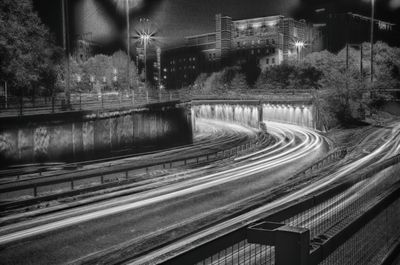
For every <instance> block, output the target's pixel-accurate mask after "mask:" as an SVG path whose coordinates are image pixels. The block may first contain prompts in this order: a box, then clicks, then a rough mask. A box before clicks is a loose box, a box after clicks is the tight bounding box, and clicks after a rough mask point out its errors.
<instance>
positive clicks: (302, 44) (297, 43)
mask: <svg viewBox="0 0 400 265" xmlns="http://www.w3.org/2000/svg"><path fill="white" fill-rule="evenodd" d="M294 46H295V47H296V50H297V60H300V53H301V50H302V49H304V47H305V46H306V44H305V42H304V41H300V40H297V41H295V42H294Z"/></svg>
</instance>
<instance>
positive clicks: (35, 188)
mask: <svg viewBox="0 0 400 265" xmlns="http://www.w3.org/2000/svg"><path fill="white" fill-rule="evenodd" d="M37 193H38V192H37V186H36V185H35V186H33V197H35V198H36V197H37Z"/></svg>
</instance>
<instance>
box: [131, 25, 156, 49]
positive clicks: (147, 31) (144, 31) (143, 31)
mask: <svg viewBox="0 0 400 265" xmlns="http://www.w3.org/2000/svg"><path fill="white" fill-rule="evenodd" d="M135 31H136V34H135V35H134V36H133V37H134V39H135V40H136V42H140V44H141V45H144V44H145V43H146V45H151V44H152V43H153V42H155V41H156V40H157V37H156V34H157V27H156V26H155V25H153V24H152V23H151V22H150V20H149V19H140V23H139V25H138V27H137V28H136V30H135Z"/></svg>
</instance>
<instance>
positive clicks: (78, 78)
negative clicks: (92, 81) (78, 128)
mask: <svg viewBox="0 0 400 265" xmlns="http://www.w3.org/2000/svg"><path fill="white" fill-rule="evenodd" d="M76 81H77V83H78V91H79V109H80V110H82V91H81V87H80V84H81V81H82V77H81V76H80V75H79V74H77V75H76Z"/></svg>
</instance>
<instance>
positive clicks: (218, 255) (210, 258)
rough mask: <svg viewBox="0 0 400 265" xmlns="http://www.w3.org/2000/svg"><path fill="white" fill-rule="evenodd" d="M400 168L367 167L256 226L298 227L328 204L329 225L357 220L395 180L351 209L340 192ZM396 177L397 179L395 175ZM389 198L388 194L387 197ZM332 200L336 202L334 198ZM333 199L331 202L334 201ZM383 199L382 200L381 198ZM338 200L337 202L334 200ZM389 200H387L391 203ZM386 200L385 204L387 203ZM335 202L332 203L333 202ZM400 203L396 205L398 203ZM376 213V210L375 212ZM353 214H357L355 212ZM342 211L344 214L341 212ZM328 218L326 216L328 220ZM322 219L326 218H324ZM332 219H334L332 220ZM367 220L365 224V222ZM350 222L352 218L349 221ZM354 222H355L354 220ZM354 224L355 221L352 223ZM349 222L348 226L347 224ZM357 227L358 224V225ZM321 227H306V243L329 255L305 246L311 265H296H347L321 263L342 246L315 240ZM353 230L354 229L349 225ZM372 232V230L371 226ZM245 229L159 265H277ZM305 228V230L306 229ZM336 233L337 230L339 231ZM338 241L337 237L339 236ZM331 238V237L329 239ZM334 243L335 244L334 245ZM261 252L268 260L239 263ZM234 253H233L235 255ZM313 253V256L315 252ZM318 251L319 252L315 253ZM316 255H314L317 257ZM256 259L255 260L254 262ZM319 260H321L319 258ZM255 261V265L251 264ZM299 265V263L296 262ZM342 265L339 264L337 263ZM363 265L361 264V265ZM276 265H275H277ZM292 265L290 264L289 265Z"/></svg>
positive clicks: (394, 162) (395, 160) (398, 159)
mask: <svg viewBox="0 0 400 265" xmlns="http://www.w3.org/2000/svg"><path fill="white" fill-rule="evenodd" d="M399 164H400V155H397V156H394V157H392V158H390V159H387V160H385V161H383V162H381V163H379V164H377V165H374V166H371V167H368V168H366V169H364V170H362V171H361V172H358V173H356V174H353V175H352V176H351V177H350V178H349V179H347V180H346V181H345V182H342V183H338V184H336V185H334V186H333V187H330V188H328V189H326V190H324V191H321V192H319V193H318V194H313V195H310V196H307V197H305V198H303V199H301V200H300V201H295V202H292V203H290V204H289V205H287V206H285V207H284V208H283V209H281V210H279V211H278V212H275V213H273V214H269V215H268V213H266V217H264V218H262V219H261V220H258V221H256V223H254V224H257V223H259V222H263V221H268V222H275V223H277V222H278V223H279V222H280V223H287V224H290V225H291V226H292V225H295V226H296V225H301V224H302V223H303V222H305V221H306V220H309V219H310V218H311V217H312V216H313V215H314V214H316V213H317V211H321V210H323V209H325V207H327V205H331V204H332V203H333V204H335V203H336V206H338V205H339V206H340V207H339V208H338V210H335V211H333V212H331V213H330V214H331V215H332V218H328V220H329V219H332V220H331V222H333V223H334V222H338V221H337V220H338V219H337V218H338V217H340V214H345V215H346V214H347V215H351V214H353V215H354V214H356V213H358V215H359V216H361V217H360V218H362V216H363V215H364V213H365V212H364V211H363V209H362V208H361V207H360V205H361V204H360V203H366V202H368V201H369V200H373V199H375V198H377V194H381V193H382V192H384V191H386V190H387V188H388V187H391V186H392V185H393V183H396V182H397V181H399V179H398V178H388V181H389V182H387V183H381V185H377V186H376V187H374V188H373V189H372V191H371V192H367V193H366V194H365V195H363V196H361V197H360V198H359V199H358V200H356V201H355V202H354V203H353V204H352V205H351V207H347V208H346V204H345V203H344V202H343V201H341V200H340V198H341V197H340V196H342V194H343V192H345V191H346V190H348V189H349V188H351V187H353V185H355V184H357V183H360V182H362V181H365V180H368V179H370V178H371V177H372V176H374V175H376V174H377V173H380V172H382V171H383V170H385V169H388V168H390V167H392V166H397V167H398V165H399ZM396 170H398V168H396V169H395V170H394V174H395V176H397V177H399V176H398V171H396ZM396 174H397V175H396ZM390 194H392V193H390ZM393 194H394V195H389V196H394V197H391V198H392V199H393V198H395V197H396V198H399V196H400V195H399V191H397V190H396V191H395V193H393ZM335 197H336V198H335ZM334 198H335V200H334ZM383 198H386V197H383ZM337 199H338V200H337ZM392 199H390V200H392ZM384 200H387V199H383V200H382V201H379V202H378V203H379V205H380V206H377V208H379V209H381V210H382V209H384V208H382V207H383V205H386V206H387V205H388V202H387V201H386V202H384ZM390 200H389V201H390ZM335 201H336V202H335ZM399 203H400V202H399ZM375 209H376V208H375ZM356 210H357V211H356ZM343 211H344V212H343ZM329 216H330V215H328V217H329ZM375 216H376V215H371V216H370V218H366V217H363V218H366V219H365V220H366V221H364V222H363V223H362V224H363V225H364V224H367V223H368V222H367V221H371V220H375V219H374V218H375ZM325 217H326V216H325ZM333 217H334V218H333ZM367 219H368V220H367ZM353 220H354V218H353ZM355 220H357V219H355ZM354 222H356V221H354ZM351 223H352V222H350V224H351ZM358 224H361V223H358ZM324 225H325V226H322V227H321V226H315V222H314V223H311V226H315V227H316V228H315V229H314V228H312V227H310V229H311V230H310V233H309V235H308V236H309V240H313V239H314V238H316V240H313V241H312V242H313V244H314V246H315V245H316V244H317V245H318V246H322V245H323V243H324V242H329V244H330V245H329V251H328V250H327V248H326V249H325V250H324V251H322V250H315V249H312V250H314V254H312V253H313V252H312V250H311V251H310V248H309V245H307V256H309V255H310V254H311V257H312V259H313V263H296V264H307V265H309V264H318V263H320V264H347V263H346V262H345V261H344V259H343V258H342V259H341V260H340V261H339V263H321V262H323V259H324V258H327V257H329V255H330V254H332V253H333V252H334V251H336V250H338V249H339V248H340V244H341V243H343V242H344V241H346V240H344V241H343V239H342V240H337V239H335V240H331V241H329V240H328V238H324V237H318V236H319V234H320V232H321V231H323V229H325V228H326V227H327V226H329V223H324ZM353 227H354V225H353ZM356 227H357V229H350V230H346V237H347V238H351V237H352V236H353V235H355V234H356V233H357V232H358V229H359V228H362V226H361V227H360V226H358V225H357V226H356ZM371 227H372V228H370V229H373V227H374V226H371ZM248 228H249V226H248V225H245V226H243V227H241V228H239V229H236V230H234V231H231V232H229V233H226V234H225V235H223V236H221V237H217V238H214V239H212V240H211V241H210V240H207V239H206V240H204V241H201V240H199V241H198V242H197V243H196V244H195V246H192V247H191V248H190V250H186V249H184V250H180V251H179V250H176V252H175V255H174V257H164V258H163V260H164V261H163V263H162V264H231V263H230V261H231V260H235V261H237V262H235V264H278V263H275V258H276V255H277V254H276V253H275V251H276V249H275V246H273V245H272V246H271V245H260V244H252V243H249V242H248V233H247V229H248ZM306 228H307V227H306ZM313 229H314V230H313ZM339 232H340V230H339ZM399 236H400V228H399ZM339 237H340V236H339ZM332 238H334V235H333V237H332ZM335 242H336V243H335ZM353 247H357V245H354V244H353ZM252 248H253V249H254V248H257V249H262V252H263V253H267V254H264V255H270V256H269V257H265V256H263V255H262V254H260V253H257V255H258V256H257V255H254V253H253V254H252V257H250V258H249V257H247V259H246V260H253V262H249V261H246V260H245V259H243V257H242V256H243V255H250V249H252ZM235 250H236V251H235ZM315 251H317V252H315ZM318 251H319V252H318ZM321 251H322V252H323V253H324V254H323V256H319V258H316V256H317V255H321ZM317 253H318V254H317ZM257 257H258V258H257ZM321 257H322V258H321ZM225 260H228V261H229V262H225ZM254 261H255V263H254ZM299 261H300V260H299ZM340 262H342V263H340ZM362 264H363V263H362ZM278 265H279V264H278ZM291 265H294V264H291Z"/></svg>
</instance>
